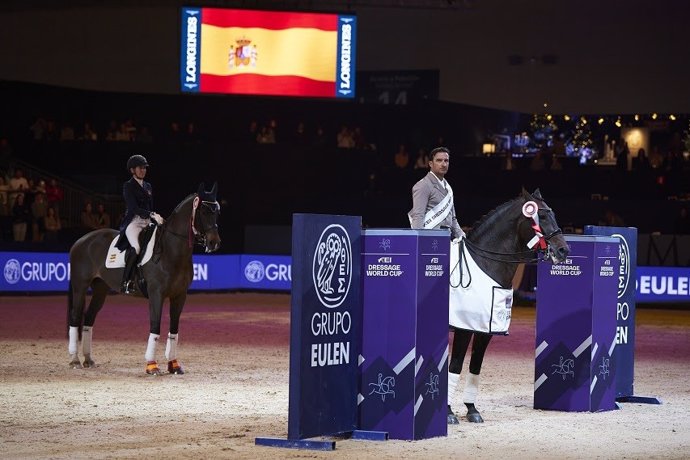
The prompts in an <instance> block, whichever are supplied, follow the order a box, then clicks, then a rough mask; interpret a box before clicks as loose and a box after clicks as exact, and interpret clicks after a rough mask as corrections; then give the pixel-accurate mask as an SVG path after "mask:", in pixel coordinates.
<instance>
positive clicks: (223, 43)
mask: <svg viewBox="0 0 690 460" xmlns="http://www.w3.org/2000/svg"><path fill="white" fill-rule="evenodd" d="M355 24H356V21H355V18H354V17H353V16H343V15H337V14H316V13H287V12H275V11H254V10H231V9H220V8H184V9H183V14H182V31H183V33H182V64H181V83H182V89H183V91H191V92H210V93H233V94H266V95H281V96H311V97H353V96H354V72H355V71H354V68H355V67H354V57H355V54H354V50H355V33H354V32H355V30H354V27H355Z"/></svg>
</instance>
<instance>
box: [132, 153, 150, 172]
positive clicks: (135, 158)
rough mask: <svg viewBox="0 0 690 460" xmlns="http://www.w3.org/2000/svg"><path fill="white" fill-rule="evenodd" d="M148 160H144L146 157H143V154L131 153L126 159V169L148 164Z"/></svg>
mask: <svg viewBox="0 0 690 460" xmlns="http://www.w3.org/2000/svg"><path fill="white" fill-rule="evenodd" d="M148 165H149V162H148V161H146V158H144V156H143V155H132V156H131V157H129V160H127V171H129V170H130V169H132V168H136V167H137V166H148Z"/></svg>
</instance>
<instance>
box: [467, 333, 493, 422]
mask: <svg viewBox="0 0 690 460" xmlns="http://www.w3.org/2000/svg"><path fill="white" fill-rule="evenodd" d="M491 337H492V335H490V334H483V333H479V332H476V333H475V334H474V339H473V340H472V356H471V357H470V371H469V372H468V373H467V381H466V382H465V391H464V393H463V395H462V402H463V403H465V406H467V420H468V421H470V422H473V423H483V422H484V419H483V418H482V416H481V414H480V413H479V411H478V410H477V408H476V407H475V406H474V404H475V403H476V402H477V393H478V392H479V373H480V372H481V370H482V363H483V362H484V353H486V349H487V348H488V346H489V342H490V341H491Z"/></svg>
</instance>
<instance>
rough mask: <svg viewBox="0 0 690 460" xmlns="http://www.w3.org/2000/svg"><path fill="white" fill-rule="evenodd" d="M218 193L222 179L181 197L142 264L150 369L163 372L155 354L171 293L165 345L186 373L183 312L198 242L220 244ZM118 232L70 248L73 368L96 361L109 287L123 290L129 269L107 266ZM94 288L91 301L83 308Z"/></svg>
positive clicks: (173, 367)
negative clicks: (181, 356)
mask: <svg viewBox="0 0 690 460" xmlns="http://www.w3.org/2000/svg"><path fill="white" fill-rule="evenodd" d="M216 192H217V184H213V187H212V189H211V191H205V190H204V184H200V185H199V189H198V191H197V192H196V193H193V194H191V195H189V196H187V197H186V198H185V199H184V200H182V201H181V202H180V203H179V204H178V205H177V207H176V208H175V210H174V211H173V212H172V214H171V215H170V217H168V219H167V220H166V221H165V222H164V223H163V224H162V225H161V226H159V227H158V231H157V234H158V235H157V236H156V241H155V243H154V242H153V241H151V244H155V246H154V251H153V252H154V255H153V257H152V259H151V260H150V261H148V262H147V263H145V264H144V265H142V266H141V267H139V268H140V272H139V273H140V274H141V275H143V277H144V279H145V280H146V291H147V294H148V300H149V322H150V331H149V339H148V346H147V348H146V353H145V355H144V356H145V359H146V373H147V374H151V375H160V374H161V370H160V369H159V367H158V364H157V362H156V358H155V356H156V343H157V341H158V338H159V337H160V329H161V315H162V312H163V302H164V301H165V299H166V298H168V299H170V329H169V333H168V340H167V344H166V350H165V356H166V359H167V360H168V372H169V373H171V374H183V373H184V371H183V369H182V366H181V365H180V363H179V362H178V360H177V339H178V329H179V322H180V315H181V314H182V309H183V307H184V304H185V301H186V299H187V289H188V288H189V285H190V284H191V282H192V277H193V267H192V249H193V244H194V243H197V244H200V245H202V246H203V247H204V248H205V250H206V252H213V251H216V250H217V249H218V248H219V247H220V236H219V235H218V224H217V218H218V215H219V214H220V205H219V204H218V201H217V200H216ZM117 236H118V231H117V230H114V229H99V230H94V231H92V232H90V233H87V234H86V235H84V236H83V237H81V238H80V239H79V240H77V242H75V243H74V245H73V246H72V248H71V250H70V283H69V293H68V322H69V345H68V352H69V355H70V363H69V364H70V366H71V367H73V368H81V367H85V368H89V367H94V366H95V362H94V360H93V358H92V350H91V339H92V330H93V325H94V322H95V321H96V316H97V315H98V312H99V311H100V310H101V308H102V307H103V304H104V303H105V299H106V297H107V295H108V292H109V291H110V290H111V289H112V290H116V291H119V289H120V286H121V284H122V276H123V270H124V268H106V265H105V263H106V257H107V254H108V251H109V247H110V245H111V243H112V242H113V239H114V238H116V237H117ZM143 251H144V248H142V252H143ZM89 288H91V300H90V302H89V306H88V308H87V309H86V310H84V306H85V304H86V294H87V291H88V289H89ZM142 296H143V294H142ZM80 335H81V341H82V353H83V356H84V360H83V363H82V362H80V361H79V353H78V339H79V336H80Z"/></svg>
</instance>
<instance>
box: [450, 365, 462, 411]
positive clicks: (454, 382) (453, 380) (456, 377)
mask: <svg viewBox="0 0 690 460" xmlns="http://www.w3.org/2000/svg"><path fill="white" fill-rule="evenodd" d="M459 381H460V374H453V373H452V372H448V404H450V405H451V406H452V404H451V401H452V399H451V398H453V397H454V396H455V392H456V391H457V389H458V382H459Z"/></svg>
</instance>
